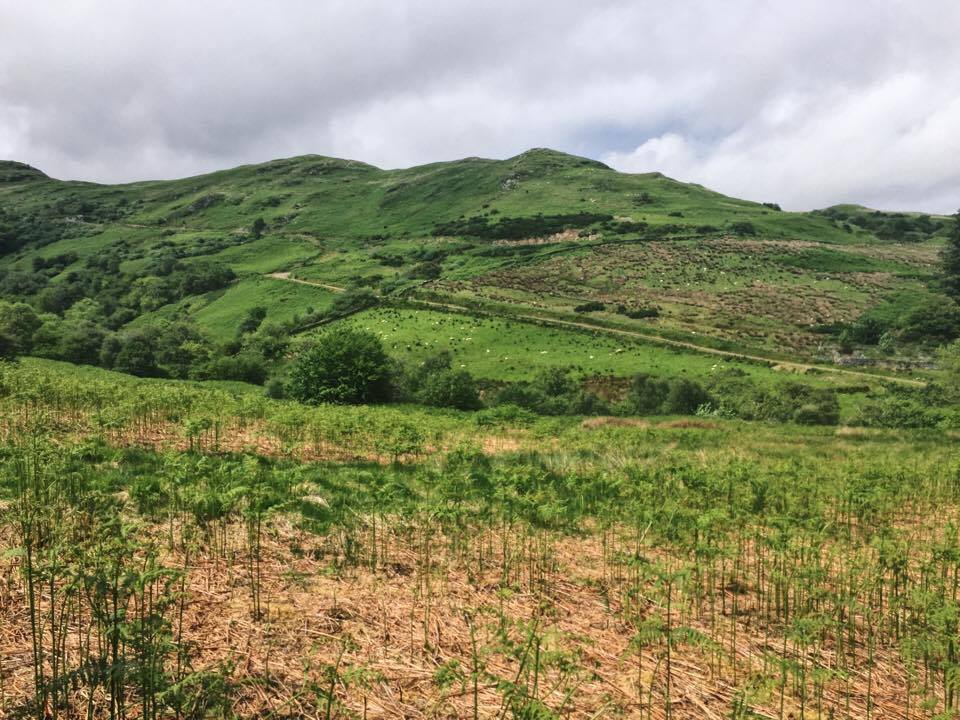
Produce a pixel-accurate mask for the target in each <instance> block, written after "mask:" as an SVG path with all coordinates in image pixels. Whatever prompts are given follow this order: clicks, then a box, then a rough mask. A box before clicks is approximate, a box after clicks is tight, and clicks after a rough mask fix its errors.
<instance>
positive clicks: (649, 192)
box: [0, 149, 958, 379]
mask: <svg viewBox="0 0 960 720" xmlns="http://www.w3.org/2000/svg"><path fill="white" fill-rule="evenodd" d="M258 222H259V223H260V225H259V227H257V228H256V229H255V228H254V225H255V224H256V223H258ZM946 232H947V220H946V219H945V218H936V217H934V218H931V217H929V216H918V215H915V214H889V213H886V214H885V213H877V212H873V211H868V210H866V209H864V208H857V207H854V206H838V207H834V208H828V209H826V210H823V211H817V212H812V213H792V212H782V211H780V210H779V208H778V207H777V206H776V205H775V204H774V203H767V204H760V203H754V202H748V201H744V200H738V199H735V198H730V197H726V196H724V195H721V194H719V193H716V192H713V191H710V190H708V189H706V188H704V187H701V186H698V185H693V184H686V183H682V182H678V181H676V180H673V179H671V178H668V177H665V176H663V175H661V174H659V173H648V174H624V173H620V172H616V171H614V170H612V169H610V168H609V167H607V166H605V165H603V164H602V163H599V162H596V161H593V160H589V159H585V158H578V157H574V156H571V155H566V154H563V153H559V152H555V151H551V150H545V149H535V150H530V151H528V152H525V153H523V154H521V155H518V156H516V157H514V158H510V159H507V160H485V159H480V158H468V159H464V160H460V161H455V162H443V163H434V164H430V165H424V166H420V167H414V168H409V169H401V170H381V169H379V168H376V167H373V166H371V165H367V164H365V163H361V162H355V161H350V160H338V159H333V158H325V157H318V156H303V157H296V158H290V159H284V160H276V161H273V162H268V163H264V164H260V165H250V166H243V167H239V168H235V169H232V170H225V171H221V172H215V173H211V174H209V175H202V176H198V177H192V178H185V179H182V180H174V181H163V182H136V183H130V184H124V185H97V184H92V183H84V182H64V181H59V180H55V179H52V178H49V177H47V176H46V175H44V174H43V173H42V172H40V171H39V170H36V169H34V168H31V167H29V166H27V165H23V164H21V163H11V162H7V163H2V164H0V298H3V299H6V300H7V301H10V302H16V301H26V302H27V303H29V304H31V305H32V306H33V307H34V308H36V309H37V310H38V311H42V312H48V313H53V314H54V315H55V316H57V317H63V316H64V315H65V314H69V313H73V315H74V316H82V317H83V318H84V319H85V320H93V321H95V322H96V324H97V325H98V326H100V327H101V328H102V330H103V331H104V332H123V331H125V330H126V329H136V328H143V327H145V326H147V325H150V324H153V323H155V322H158V321H162V322H166V321H169V320H177V321H180V322H186V323H188V324H189V325H190V326H192V327H193V328H195V329H196V331H197V332H199V333H200V334H201V335H203V336H205V337H206V338H208V339H209V340H211V341H214V342H227V341H229V340H231V339H232V338H234V337H235V335H236V334H237V329H238V327H239V326H240V325H241V324H242V323H243V322H244V319H245V317H246V315H247V314H248V313H250V312H251V311H259V310H260V309H262V310H263V311H265V323H266V324H267V325H271V324H277V323H281V324H285V325H286V326H287V327H288V328H291V329H293V330H296V329H298V328H301V327H311V326H313V325H316V324H317V322H319V321H322V320H323V319H324V318H325V317H327V316H328V315H329V313H330V312H331V308H334V310H335V314H336V315H342V314H344V313H346V314H349V313H350V312H353V311H355V310H362V309H364V308H365V307H367V306H368V305H370V304H371V303H374V302H379V303H384V302H386V303H388V304H390V303H394V304H396V303H398V302H411V301H413V300H415V299H417V298H419V299H421V300H430V301H432V302H434V303H437V302H439V303H440V304H441V305H449V306H450V307H449V308H448V309H449V310H453V311H462V310H463V309H468V310H469V311H471V312H474V311H483V312H486V313H491V314H494V315H497V316H504V317H511V318H514V319H517V318H520V317H521V316H525V317H526V318H527V319H528V320H529V319H530V316H531V313H533V314H534V316H535V317H536V318H537V319H538V320H541V321H544V322H549V321H551V320H557V319H560V320H563V321H565V322H569V321H571V320H575V321H576V322H577V323H579V324H586V325H589V326H591V327H594V326H595V327H597V328H600V329H602V328H609V327H615V328H618V329H621V330H626V331H629V332H631V333H637V334H645V335H650V336H656V337H658V338H664V339H672V340H675V341H682V342H684V343H688V344H693V345H697V346H707V347H713V348H722V349H725V350H730V351H738V352H745V353H751V354H756V353H760V354H762V355H763V356H765V357H770V358H771V359H778V360H779V359H788V360H791V359H796V360H805V361H818V362H829V361H831V360H832V359H833V355H834V353H835V352H837V351H838V350H840V351H842V352H845V353H849V352H852V351H857V352H858V353H861V354H864V353H865V354H866V356H868V357H870V358H873V360H872V362H875V363H877V364H878V365H880V366H883V367H888V368H890V369H892V368H893V367H894V366H895V364H896V363H900V364H902V362H903V360H905V359H906V360H909V359H910V358H914V357H917V356H918V355H919V356H923V355H924V354H926V353H928V352H929V349H930V348H931V347H935V346H936V345H938V344H940V343H941V342H943V341H945V340H947V339H949V338H950V336H951V334H952V333H953V332H954V329H955V327H956V326H957V324H958V323H957V318H955V317H953V315H950V314H949V313H948V312H947V311H946V310H944V307H945V305H944V303H943V302H942V297H941V296H939V295H938V294H937V292H936V291H935V289H934V290H931V288H932V287H933V288H935V283H933V282H931V281H932V273H933V270H934V268H935V264H936V261H937V255H938V248H939V245H940V243H941V240H942V237H943V236H944V235H945V234H946ZM291 280H302V281H304V282H302V283H295V282H291ZM341 290H348V291H350V292H348V293H347V295H348V296H351V297H352V296H356V295H360V296H361V300H360V301H359V302H356V301H354V300H352V299H343V298H341V299H340V300H339V304H338V301H337V297H336V296H337V293H338V292H339V291H341ZM371 297H372V298H373V299H372V300H371ZM78 303H79V304H78ZM944 313H947V315H946V316H944ZM263 314H264V313H261V315H263ZM263 319H264V318H263V317H261V318H260V320H263ZM881 338H882V339H883V347H882V349H878V348H877V344H878V342H880V340H881ZM101 339H102V338H101ZM88 344H92V341H90V343H88ZM511 349H512V350H519V349H520V348H517V347H514V348H510V347H507V348H503V350H504V353H503V355H506V356H509V355H511V354H514V353H511V352H510V351H511ZM40 352H41V354H45V355H47V356H49V357H65V358H66V359H73V360H78V359H79V360H81V361H95V358H97V357H99V355H100V353H99V351H98V350H97V351H95V350H94V349H93V348H92V347H87V348H84V349H81V350H80V351H78V353H79V356H80V357H77V356H76V354H75V355H74V357H70V356H69V353H67V354H66V355H65V354H64V353H60V354H59V355H58V352H57V351H56V350H52V349H47V350H41V351H40ZM605 368H606V366H605V365H602V364H600V363H596V366H595V367H591V363H590V362H587V363H586V364H585V365H583V366H582V371H583V372H584V373H585V374H587V375H589V374H591V373H594V374H597V373H602V372H606V369H605ZM633 369H637V370H639V369H642V368H640V367H636V368H633ZM493 379H497V378H496V377H494V378H493Z"/></svg>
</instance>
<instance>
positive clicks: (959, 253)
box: [941, 210, 960, 303]
mask: <svg viewBox="0 0 960 720" xmlns="http://www.w3.org/2000/svg"><path fill="white" fill-rule="evenodd" d="M941 262H942V265H943V287H944V290H945V291H946V293H947V295H949V296H950V297H952V298H953V299H954V300H956V301H957V302H958V303H960V210H958V211H957V213H956V214H955V215H954V216H953V232H952V233H951V234H950V237H949V239H948V240H947V244H946V246H945V247H944V248H943V252H942V255H941Z"/></svg>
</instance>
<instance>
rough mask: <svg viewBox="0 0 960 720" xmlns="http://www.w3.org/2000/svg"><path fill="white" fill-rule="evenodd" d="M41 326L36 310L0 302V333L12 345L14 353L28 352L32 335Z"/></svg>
mask: <svg viewBox="0 0 960 720" xmlns="http://www.w3.org/2000/svg"><path fill="white" fill-rule="evenodd" d="M41 324H42V321H41V320H40V318H39V317H38V316H37V312H36V310H34V309H33V308H32V307H31V306H29V305H27V304H26V303H23V302H18V303H8V302H3V301H0V333H2V334H4V335H6V336H7V338H8V339H9V340H10V341H11V342H12V343H13V346H14V349H15V351H16V353H18V354H20V353H28V352H30V350H31V349H32V348H33V335H34V333H35V332H36V331H37V330H38V329H39V328H40V325H41Z"/></svg>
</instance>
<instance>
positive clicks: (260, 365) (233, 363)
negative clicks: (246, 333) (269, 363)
mask: <svg viewBox="0 0 960 720" xmlns="http://www.w3.org/2000/svg"><path fill="white" fill-rule="evenodd" d="M202 374H203V376H204V377H205V378H207V379H210V380H239V381H241V382H248V383H253V384H254V385H262V384H263V382H264V381H265V380H266V379H267V367H266V364H265V363H264V361H263V358H262V357H261V356H259V355H257V354H255V353H252V352H241V353H238V354H237V355H225V356H221V357H217V358H214V359H213V360H211V361H210V362H209V364H208V365H207V367H206V368H205V370H204V371H203V373H202Z"/></svg>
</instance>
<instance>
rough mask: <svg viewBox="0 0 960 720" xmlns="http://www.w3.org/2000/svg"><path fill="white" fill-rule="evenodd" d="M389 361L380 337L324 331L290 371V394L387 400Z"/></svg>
mask: <svg viewBox="0 0 960 720" xmlns="http://www.w3.org/2000/svg"><path fill="white" fill-rule="evenodd" d="M391 370H392V363H391V362H390V358H389V357H387V354H386V353H385V352H384V350H383V345H382V344H381V343H380V338H378V337H377V336H376V335H374V334H373V333H370V332H366V331H363V330H354V329H352V328H335V329H333V330H329V331H327V332H326V333H324V334H323V335H322V336H321V337H320V339H319V340H318V341H317V342H316V343H315V344H314V345H313V346H312V347H310V348H308V349H307V350H306V351H305V352H303V353H302V354H301V356H300V357H299V359H298V360H297V361H296V363H295V364H294V366H293V369H292V370H291V372H290V395H291V396H292V397H294V398H295V399H297V400H300V401H302V402H308V403H323V402H329V403H365V402H383V401H386V400H389V399H390V397H391V394H392V386H393V383H392V372H391Z"/></svg>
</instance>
